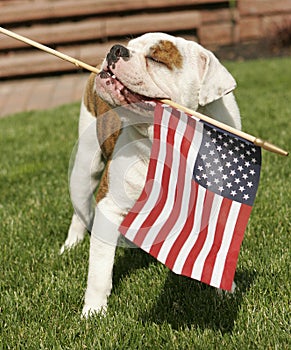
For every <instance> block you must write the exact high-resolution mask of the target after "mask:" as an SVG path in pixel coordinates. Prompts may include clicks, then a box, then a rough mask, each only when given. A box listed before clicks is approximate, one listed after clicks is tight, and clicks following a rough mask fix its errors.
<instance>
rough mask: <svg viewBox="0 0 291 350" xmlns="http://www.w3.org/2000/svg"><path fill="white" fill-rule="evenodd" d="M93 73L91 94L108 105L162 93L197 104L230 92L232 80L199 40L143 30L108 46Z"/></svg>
mask: <svg viewBox="0 0 291 350" xmlns="http://www.w3.org/2000/svg"><path fill="white" fill-rule="evenodd" d="M101 69H102V71H101V73H100V74H99V75H98V76H97V78H96V90H97V94H98V95H99V96H100V97H101V98H102V99H103V100H105V101H106V102H108V103H109V104H110V105H112V106H120V105H124V104H128V103H136V102H144V101H147V100H148V99H153V98H168V99H172V100H173V101H175V102H177V103H180V104H182V105H184V106H186V107H189V108H192V109H197V108H198V106H199V105H200V106H205V105H206V104H208V103H211V102H213V101H215V100H218V99H219V98H221V97H223V96H224V95H225V94H227V93H229V92H230V91H232V90H233V89H234V88H235V86H236V83H235V80H234V78H233V77H232V76H231V74H230V73H229V72H228V71H227V70H226V68H225V67H223V66H222V65H221V64H220V62H219V61H218V59H217V58H216V57H215V56H214V55H213V53H211V52H210V51H208V50H206V49H205V48H203V47H202V46H201V45H199V44H197V43H195V42H193V41H188V40H185V39H182V38H177V37H173V36H170V35H167V34H164V33H148V34H145V35H142V36H140V37H138V38H136V39H133V40H131V41H129V43H128V45H127V47H125V46H122V45H114V46H113V47H112V48H111V50H110V52H109V53H108V54H107V57H106V58H105V60H104V62H103V64H102V67H101Z"/></svg>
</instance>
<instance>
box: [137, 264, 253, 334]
mask: <svg viewBox="0 0 291 350" xmlns="http://www.w3.org/2000/svg"><path fill="white" fill-rule="evenodd" d="M254 277H255V273H254V272H251V271H241V272H237V274H236V283H237V285H238V289H237V290H236V292H235V294H227V293H223V294H222V295H220V294H218V293H217V290H216V289H215V288H213V287H210V286H208V285H205V284H203V283H201V282H197V281H194V280H191V279H189V278H187V277H183V276H178V275H175V274H174V273H172V272H171V271H169V273H168V277H167V279H166V282H165V285H164V288H163V291H162V293H161V294H160V295H159V297H158V298H157V301H156V303H155V306H154V307H153V308H152V310H150V312H148V314H145V315H143V316H142V317H143V319H144V320H148V321H152V322H154V323H157V324H159V323H160V324H161V323H164V322H166V323H168V324H171V326H172V328H173V329H181V328H185V327H187V328H190V327H191V326H196V327H200V328H202V329H206V328H208V329H213V330H220V331H221V332H222V333H227V332H231V331H232V329H233V326H234V323H235V320H236V318H237V313H238V310H239V307H240V304H241V302H242V298H243V295H244V293H245V292H246V291H247V290H248V289H249V288H250V286H251V284H252V282H253V280H254Z"/></svg>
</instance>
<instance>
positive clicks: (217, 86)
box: [198, 49, 236, 106]
mask: <svg viewBox="0 0 291 350" xmlns="http://www.w3.org/2000/svg"><path fill="white" fill-rule="evenodd" d="M198 60H199V63H198V66H199V75H200V78H201V89H200V92H199V105H200V106H205V105H206V104H208V103H210V102H213V101H215V100H218V99H219V98H221V97H222V96H224V95H226V94H228V93H229V92H231V91H232V90H234V89H235V87H236V82H235V80H234V78H233V76H232V75H231V74H230V73H229V72H228V71H227V69H226V68H225V67H224V66H223V65H222V64H221V63H220V62H219V61H218V59H217V58H216V57H215V56H214V54H213V53H212V52H210V51H208V50H206V49H204V50H203V51H201V52H200V54H199V57H198Z"/></svg>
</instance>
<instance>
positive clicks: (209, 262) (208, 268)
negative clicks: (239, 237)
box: [201, 198, 232, 284]
mask: <svg viewBox="0 0 291 350" xmlns="http://www.w3.org/2000/svg"><path fill="white" fill-rule="evenodd" d="M231 203H232V200H230V199H228V198H224V199H223V201H222V203H221V207H220V211H219V214H218V219H217V224H216V228H215V236H214V241H213V244H212V248H211V249H210V251H209V253H208V255H207V258H206V259H205V262H204V267H203V271H202V275H201V282H204V283H207V284H210V281H211V277H212V273H213V268H214V264H215V260H216V256H217V253H218V251H219V249H220V246H221V242H222V238H223V233H224V229H225V225H226V221H227V218H228V214H229V211H230V208H231Z"/></svg>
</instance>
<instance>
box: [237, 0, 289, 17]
mask: <svg viewBox="0 0 291 350" xmlns="http://www.w3.org/2000/svg"><path fill="white" fill-rule="evenodd" d="M238 9H239V12H240V14H241V15H242V16H245V15H263V14H267V13H268V14H270V13H278V12H288V11H291V1H290V0H240V1H238Z"/></svg>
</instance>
